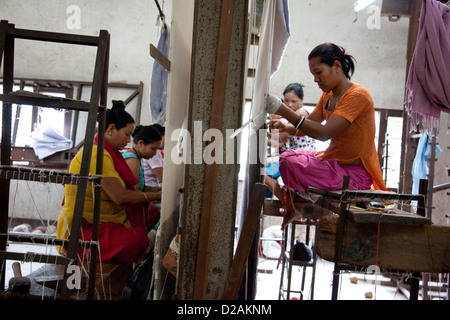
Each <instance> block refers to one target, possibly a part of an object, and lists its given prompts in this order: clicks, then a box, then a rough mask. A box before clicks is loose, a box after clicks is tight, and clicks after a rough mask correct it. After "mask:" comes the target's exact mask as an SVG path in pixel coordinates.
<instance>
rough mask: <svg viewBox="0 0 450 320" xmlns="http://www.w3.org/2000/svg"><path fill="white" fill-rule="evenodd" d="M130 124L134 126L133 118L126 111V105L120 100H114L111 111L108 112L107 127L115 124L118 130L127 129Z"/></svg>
mask: <svg viewBox="0 0 450 320" xmlns="http://www.w3.org/2000/svg"><path fill="white" fill-rule="evenodd" d="M130 123H133V124H134V119H133V117H132V116H131V115H130V114H129V113H128V112H126V111H125V103H124V102H123V101H120V100H114V101H113V106H112V108H111V109H108V110H106V127H105V129H106V130H107V129H108V127H109V125H111V124H113V125H115V126H116V129H117V130H120V129H122V128H125V127H126V126H127V125H129V124H130Z"/></svg>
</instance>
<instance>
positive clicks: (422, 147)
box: [411, 133, 442, 194]
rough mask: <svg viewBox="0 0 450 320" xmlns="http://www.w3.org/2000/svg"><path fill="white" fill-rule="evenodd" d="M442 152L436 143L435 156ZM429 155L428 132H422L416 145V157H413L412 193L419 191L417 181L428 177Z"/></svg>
mask: <svg viewBox="0 0 450 320" xmlns="http://www.w3.org/2000/svg"><path fill="white" fill-rule="evenodd" d="M440 153H442V149H441V147H440V146H439V145H436V156H437V155H438V154H440ZM430 156H431V139H430V137H429V136H428V134H426V133H424V134H422V136H421V137H420V139H419V143H418V145H417V151H416V157H415V158H414V162H413V166H412V170H411V174H412V177H413V186H412V192H413V194H417V193H419V183H420V180H421V179H428V177H427V175H428V172H429V168H428V161H429V160H430Z"/></svg>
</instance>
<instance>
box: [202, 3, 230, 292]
mask: <svg viewBox="0 0 450 320" xmlns="http://www.w3.org/2000/svg"><path fill="white" fill-rule="evenodd" d="M234 4H235V2H234V0H224V1H222V15H221V18H220V28H219V37H218V46H217V59H216V70H215V78H214V89H213V98H212V106H211V116H210V117H211V119H210V121H211V122H210V128H211V129H219V130H222V121H223V112H224V108H225V93H226V86H227V77H228V61H229V56H230V45H231V36H232V28H233V13H234ZM217 173H218V164H217V163H213V164H210V165H206V170H205V178H204V186H205V188H204V193H203V201H202V211H201V218H200V233H199V244H198V250H197V263H196V270H195V280H194V281H195V287H194V299H195V300H203V299H205V296H206V288H207V284H208V267H209V250H210V245H211V228H212V221H213V215H214V200H215V194H216V184H217ZM207 186H208V187H207Z"/></svg>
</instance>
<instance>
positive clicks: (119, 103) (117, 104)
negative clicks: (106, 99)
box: [112, 100, 125, 110]
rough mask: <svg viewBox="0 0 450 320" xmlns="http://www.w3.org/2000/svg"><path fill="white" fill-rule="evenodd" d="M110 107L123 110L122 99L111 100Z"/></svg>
mask: <svg viewBox="0 0 450 320" xmlns="http://www.w3.org/2000/svg"><path fill="white" fill-rule="evenodd" d="M112 103H113V106H112V109H119V110H125V103H124V102H123V101H122V100H113V102H112Z"/></svg>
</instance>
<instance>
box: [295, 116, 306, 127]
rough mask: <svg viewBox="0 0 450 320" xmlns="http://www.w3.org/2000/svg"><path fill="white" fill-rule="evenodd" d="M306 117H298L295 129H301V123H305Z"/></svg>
mask: <svg viewBox="0 0 450 320" xmlns="http://www.w3.org/2000/svg"><path fill="white" fill-rule="evenodd" d="M305 119H306V118H305V117H304V116H300V118H299V119H298V122H297V125H296V126H295V129H297V130H298V129H299V128H300V127H301V125H302V124H303V122H304V121H305Z"/></svg>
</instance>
